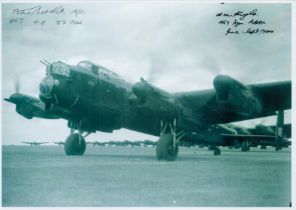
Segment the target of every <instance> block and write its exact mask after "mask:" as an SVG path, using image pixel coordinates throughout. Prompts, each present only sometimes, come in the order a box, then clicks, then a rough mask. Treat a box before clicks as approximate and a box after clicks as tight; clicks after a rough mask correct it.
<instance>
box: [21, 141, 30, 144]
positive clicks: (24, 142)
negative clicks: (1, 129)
mask: <svg viewBox="0 0 296 210" xmlns="http://www.w3.org/2000/svg"><path fill="white" fill-rule="evenodd" d="M22 143H23V144H32V142H26V141H22Z"/></svg>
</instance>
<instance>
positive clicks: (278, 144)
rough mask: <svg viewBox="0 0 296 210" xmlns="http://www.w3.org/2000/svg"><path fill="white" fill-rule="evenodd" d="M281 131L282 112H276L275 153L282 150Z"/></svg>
mask: <svg viewBox="0 0 296 210" xmlns="http://www.w3.org/2000/svg"><path fill="white" fill-rule="evenodd" d="M283 129H284V111H283V110H281V111H278V113H277V120H276V130H275V141H276V146H275V149H276V151H278V150H280V149H282V143H283Z"/></svg>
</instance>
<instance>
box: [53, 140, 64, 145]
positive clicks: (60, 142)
mask: <svg viewBox="0 0 296 210" xmlns="http://www.w3.org/2000/svg"><path fill="white" fill-rule="evenodd" d="M53 143H54V144H57V145H58V146H61V145H65V142H63V141H55V142H53Z"/></svg>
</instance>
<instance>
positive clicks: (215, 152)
mask: <svg viewBox="0 0 296 210" xmlns="http://www.w3.org/2000/svg"><path fill="white" fill-rule="evenodd" d="M214 155H221V150H220V149H219V148H218V147H215V148H214Z"/></svg>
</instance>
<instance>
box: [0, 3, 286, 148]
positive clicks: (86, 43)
mask: <svg viewBox="0 0 296 210" xmlns="http://www.w3.org/2000/svg"><path fill="white" fill-rule="evenodd" d="M39 5H41V6H42V10H45V9H53V8H55V7H57V6H62V7H63V8H64V9H65V14H60V15H58V14H47V15H44V14H43V15H41V14H39V15H38V14H36V13H35V14H32V15H20V14H19V15H17V14H16V10H15V9H27V8H32V7H35V6H39ZM74 9H82V10H83V13H84V14H80V15H78V16H77V17H76V16H75V15H74V14H71V11H73V10H74ZM254 9H257V11H256V14H257V16H256V17H250V16H249V17H246V18H245V19H244V20H242V21H241V22H243V23H244V25H243V26H239V27H238V28H239V32H241V31H246V30H247V28H249V27H250V26H249V25H246V23H247V21H249V20H251V19H252V18H253V19H258V20H262V21H264V22H265V24H264V25H262V26H258V27H259V28H260V29H268V30H273V31H274V33H271V34H252V35H249V34H239V35H234V34H231V35H227V36H225V32H226V30H227V28H228V26H225V25H221V24H218V22H219V21H220V20H221V19H223V18H219V17H216V14H218V13H221V12H224V13H228V14H233V13H234V12H238V11H242V12H250V11H252V10H254ZM13 11H15V13H13ZM13 18H24V19H23V22H22V23H21V24H20V23H19V22H13V23H10V22H11V20H12V19H13ZM226 19H227V20H231V21H233V20H234V19H233V18H226ZM36 20H37V21H40V22H42V21H43V20H45V23H44V25H43V26H42V25H41V23H33V22H34V21H36ZM58 20H65V21H66V24H65V25H63V23H61V24H59V25H58V24H57V21H58ZM71 20H78V21H82V24H80V25H73V24H69V22H70V21H71ZM253 28H257V26H253ZM232 29H235V28H234V27H232ZM2 49H3V50H2V67H3V69H2V96H3V97H9V95H11V94H12V93H14V92H15V90H14V81H15V80H16V79H17V78H19V80H20V83H21V93H25V94H29V95H33V96H35V97H38V94H39V90H38V86H39V83H40V81H41V79H42V78H43V77H44V76H45V67H44V66H43V65H42V64H41V63H40V62H39V61H40V60H43V59H46V60H48V61H50V62H53V61H57V60H62V61H64V62H67V63H69V64H75V65H76V64H77V63H78V62H79V61H80V60H85V59H86V60H91V61H93V62H94V63H98V64H101V65H103V66H106V67H108V68H110V69H112V70H113V71H115V72H116V73H118V74H120V75H121V76H122V77H123V78H125V79H126V80H127V81H129V82H131V83H135V82H137V81H139V78H140V77H141V76H142V77H144V78H145V79H147V80H149V81H150V82H151V83H152V84H154V85H156V86H158V87H160V88H163V89H165V90H167V91H171V92H176V91H191V90H199V89H207V88H213V85H212V81H213V78H214V77H215V76H216V75H217V74H227V75H230V76H231V77H233V78H236V79H238V80H239V81H241V82H242V83H244V84H252V83H261V82H270V81H280V80H290V79H291V6H290V5H289V4H227V3H226V4H219V3H211V4H210V3H208V4H206V3H203V4H201V3H198V2H195V3H192V2H191V3H190V2H187V3H177V2H165V3H164V2H162V3H159V2H128V3H124V2H122V3H118V2H117V3H106V2H102V3H96V4H94V3H92V4H90V3H89V4H86V3H84V4H41V3H39V4H3V5H2ZM2 105H3V106H2V108H3V114H2V118H3V119H2V129H3V139H2V141H3V143H4V144H19V143H20V142H21V141H24V140H26V141H30V140H32V141H33V140H36V141H58V140H61V141H63V140H64V139H65V138H66V137H67V136H68V134H69V129H68V128H67V125H66V124H67V123H66V121H64V120H44V119H36V118H35V119H33V120H27V119H25V118H23V117H22V116H20V115H18V114H17V113H16V112H15V105H13V104H10V103H7V102H5V101H4V102H2ZM287 118H288V121H289V120H290V113H288V114H287ZM258 122H263V123H266V124H272V123H274V122H275V118H274V117H272V118H268V119H266V118H265V119H259V120H257V121H255V122H254V121H251V122H244V123H242V125H246V126H250V125H254V124H256V123H258ZM125 139H130V140H141V139H151V140H156V139H157V137H153V136H148V135H144V134H140V133H136V132H133V131H128V130H125V129H121V130H119V131H115V132H114V133H113V134H106V133H102V132H97V133H96V134H91V135H90V136H89V137H88V139H87V140H89V141H92V140H98V141H108V140H125Z"/></svg>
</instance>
